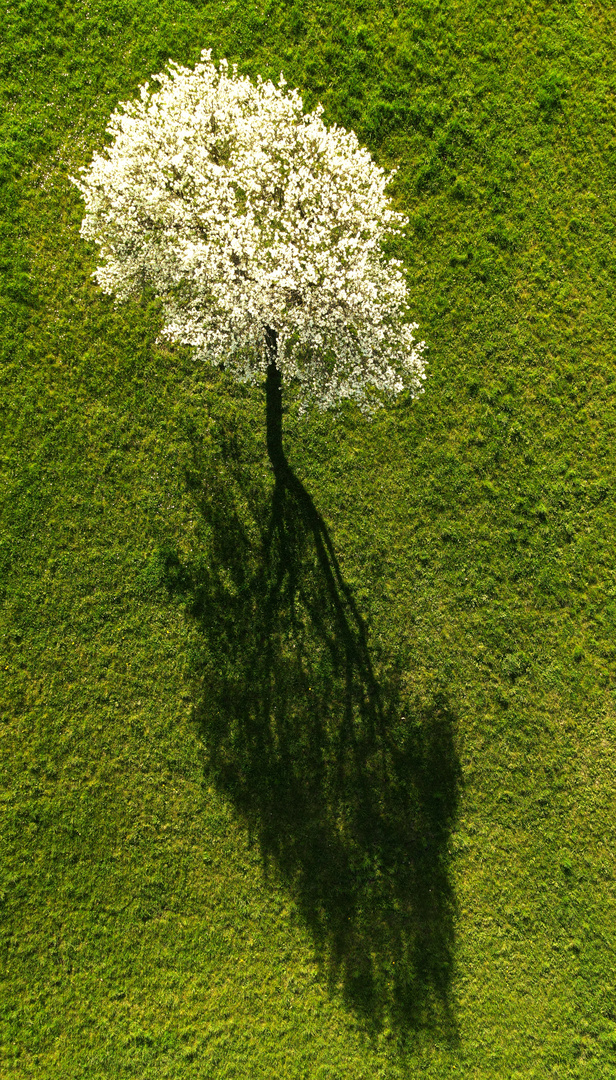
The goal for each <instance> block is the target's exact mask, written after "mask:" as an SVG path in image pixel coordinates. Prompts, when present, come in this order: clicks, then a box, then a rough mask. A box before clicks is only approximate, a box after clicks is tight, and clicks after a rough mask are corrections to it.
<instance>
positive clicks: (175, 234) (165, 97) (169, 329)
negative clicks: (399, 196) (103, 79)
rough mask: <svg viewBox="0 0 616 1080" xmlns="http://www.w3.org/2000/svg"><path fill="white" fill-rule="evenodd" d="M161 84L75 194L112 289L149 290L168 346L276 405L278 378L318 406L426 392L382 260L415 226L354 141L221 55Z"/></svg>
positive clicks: (418, 355) (395, 283)
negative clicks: (186, 348)
mask: <svg viewBox="0 0 616 1080" xmlns="http://www.w3.org/2000/svg"><path fill="white" fill-rule="evenodd" d="M155 78H156V83H157V84H158V88H157V89H154V90H151V89H150V87H149V84H147V83H146V84H145V85H144V86H143V87H142V88H141V96H140V99H138V100H136V101H132V102H126V103H124V104H122V105H120V106H119V107H118V109H116V111H115V112H114V113H113V114H112V116H111V120H110V124H109V127H108V133H109V135H110V136H111V144H110V145H109V146H108V147H107V148H106V149H105V151H104V152H103V153H101V154H95V155H94V158H93V160H92V162H91V164H90V165H89V167H87V168H85V169H82V170H81V176H80V177H79V178H78V179H73V182H74V183H75V184H76V185H77V187H78V188H79V190H80V191H81V193H82V195H83V197H84V200H85V204H86V216H85V218H84V220H83V223H82V226H81V233H82V236H84V237H85V238H86V239H88V240H93V241H95V243H96V244H98V246H99V248H100V254H101V257H102V264H101V265H100V266H99V267H98V269H97V270H96V272H95V275H94V276H95V278H96V279H97V281H98V283H99V284H100V286H101V288H102V289H103V290H104V291H105V292H106V293H109V294H112V295H114V296H115V297H117V299H118V300H127V299H129V298H131V297H136V296H138V295H139V294H140V293H141V292H142V290H143V288H144V286H149V287H151V288H152V289H153V290H154V292H155V293H156V294H157V295H158V296H159V297H160V299H161V301H162V308H163V313H164V329H163V334H164V335H166V337H167V338H169V339H171V340H173V341H176V342H180V343H182V344H186V345H190V346H192V347H193V349H194V354H195V357H196V358H200V359H203V360H208V361H210V362H214V363H217V364H222V365H223V366H224V367H225V368H227V369H228V370H229V371H230V372H231V373H232V374H233V376H235V377H236V378H237V379H239V380H243V381H247V382H259V381H261V380H262V379H263V378H264V376H265V377H266V385H267V387H268V394H269V395H270V396H271V394H272V393H273V392H274V391H275V390H277V389H279V388H280V385H281V380H283V379H284V380H285V381H286V380H294V381H296V382H297V383H299V384H300V387H301V390H302V399H303V402H304V404H306V405H307V404H309V403H310V402H313V403H316V404H317V405H318V406H320V407H322V408H327V407H330V406H332V405H335V404H336V403H337V402H339V401H340V400H342V399H345V398H347V399H351V400H352V401H355V402H356V403H357V404H358V405H359V406H360V407H362V408H364V409H365V408H371V407H372V406H373V404H375V403H378V401H379V399H380V398H382V397H383V396H390V397H392V396H395V395H396V394H398V393H399V392H400V391H401V390H402V389H403V388H408V389H410V391H411V393H413V394H415V393H417V392H419V391H420V389H421V385H422V381H423V378H424V364H423V361H422V345H421V344H418V343H417V342H416V341H415V338H414V332H415V330H416V324H414V323H412V322H410V321H409V318H408V314H407V288H406V284H405V280H404V277H403V274H402V271H401V264H400V262H399V261H398V260H395V259H389V260H388V259H387V258H386V257H385V255H384V252H383V246H382V241H383V239H384V238H386V237H387V236H391V235H392V234H395V233H396V232H399V231H400V229H401V227H402V226H403V225H404V223H405V218H404V217H403V216H402V215H401V214H398V213H396V212H395V211H394V210H393V209H392V208H391V204H390V200H389V198H388V196H387V195H386V192H385V189H386V186H387V183H388V182H389V179H390V177H388V176H387V175H386V174H385V172H384V170H383V169H381V168H378V167H377V165H376V164H375V163H374V162H373V161H372V159H371V157H370V154H369V152H368V151H367V150H365V149H363V148H362V147H361V146H360V145H359V143H358V140H357V137H356V136H355V134H353V133H352V132H347V131H345V130H343V129H342V128H339V127H336V126H334V127H332V128H327V127H326V126H325V124H324V123H323V121H322V119H321V115H322V112H323V109H322V107H321V106H319V107H318V108H317V109H315V110H314V111H313V112H311V113H304V111H303V107H302V100H301V97H300V96H299V94H298V92H297V91H296V90H291V91H289V90H288V89H286V84H285V81H284V79H283V77H282V76H281V78H280V82H279V83H278V85H277V86H274V85H273V84H272V83H271V82H264V81H263V80H262V79H260V78H258V79H257V81H256V83H254V82H252V81H251V80H250V79H249V78H246V77H242V76H240V75H239V74H238V72H237V68H236V66H233V68H231V69H230V68H229V65H228V64H227V62H226V61H225V60H222V61H221V62H220V64H219V66H218V67H217V66H216V65H215V64H214V62H213V61H212V59H211V52H210V51H209V50H208V51H206V52H204V53H203V54H202V57H201V63H199V64H197V66H196V67H195V69H194V70H191V69H188V68H184V67H180V66H178V65H176V64H172V63H170V64H169V67H168V70H167V72H165V73H163V74H160V75H157V76H156V77H155ZM369 388H373V389H374V390H375V391H377V394H376V395H374V394H372V393H371V392H370V390H369ZM378 392H380V394H379V393H378ZM268 412H269V410H268Z"/></svg>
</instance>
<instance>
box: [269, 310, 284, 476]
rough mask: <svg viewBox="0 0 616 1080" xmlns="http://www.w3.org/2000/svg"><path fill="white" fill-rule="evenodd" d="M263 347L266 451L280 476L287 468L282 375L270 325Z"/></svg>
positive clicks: (274, 338) (275, 336)
mask: <svg viewBox="0 0 616 1080" xmlns="http://www.w3.org/2000/svg"><path fill="white" fill-rule="evenodd" d="M265 347H266V350H267V355H268V360H269V363H268V366H267V376H266V380H265V415H266V421H267V453H268V456H269V459H270V461H271V463H272V468H273V470H274V475H275V476H276V477H278V478H280V477H281V474H282V473H284V472H285V471H286V468H287V461H286V458H285V456H284V450H283V448H282V375H281V373H280V371H279V370H278V368H277V366H276V357H277V355H278V334H277V333H276V331H275V330H272V328H271V327H270V326H266V328H265Z"/></svg>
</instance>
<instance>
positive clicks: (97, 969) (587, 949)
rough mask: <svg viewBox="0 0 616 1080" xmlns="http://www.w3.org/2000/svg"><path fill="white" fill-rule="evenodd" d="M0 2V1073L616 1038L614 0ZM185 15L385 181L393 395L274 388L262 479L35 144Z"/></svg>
mask: <svg viewBox="0 0 616 1080" xmlns="http://www.w3.org/2000/svg"><path fill="white" fill-rule="evenodd" d="M2 21H3V29H2V32H1V35H0V64H1V67H0V72H1V75H0V90H1V93H2V114H1V115H2V121H1V123H2V128H1V131H0V176H1V178H2V194H1V196H0V198H1V200H2V211H1V215H0V263H1V266H0V270H1V275H2V284H1V286H0V288H1V294H0V312H1V318H0V349H1V357H2V360H1V371H2V390H1V403H2V445H1V451H0V455H1V456H0V466H1V473H2V499H1V519H0V522H1V523H0V594H1V596H2V615H1V623H2V628H1V634H2V645H3V648H2V664H1V670H0V676H1V679H0V683H1V690H0V695H1V696H0V700H1V716H2V724H1V726H0V732H1V735H2V757H1V768H2V777H1V783H0V797H1V799H2V858H1V864H0V874H1V879H0V903H1V907H0V910H1V912H2V923H1V926H2V933H1V948H2V968H1V971H2V989H1V992H0V1008H1V1015H2V1022H1V1026H0V1032H1V1037H0V1038H1V1050H0V1063H1V1067H0V1072H1V1074H2V1075H3V1076H7V1077H11V1078H13V1077H14V1078H20V1080H21V1078H25V1077H36V1078H37V1080H38V1078H52V1077H53V1078H56V1077H57V1078H62V1080H66V1078H71V1080H72V1078H81V1077H93V1078H105V1077H118V1078H122V1080H124V1078H126V1077H132V1076H134V1077H137V1078H139V1080H146V1078H155V1077H156V1078H158V1077H161V1078H162V1077H173V1078H176V1077H177V1078H180V1080H184V1078H186V1080H189V1078H191V1077H216V1078H218V1077H220V1078H226V1077H229V1078H230V1077H238V1078H239V1077H242V1078H244V1077H246V1078H248V1077H250V1078H251V1080H252V1078H258V1077H264V1078H272V1077H284V1078H287V1077H288V1078H293V1080H295V1078H298V1080H299V1078H300V1077H301V1078H310V1080H317V1078H318V1080H325V1078H331V1080H337V1078H338V1077H344V1078H345V1080H346V1078H349V1080H352V1078H359V1077H364V1078H366V1080H368V1078H369V1080H373V1078H377V1077H382V1078H387V1080H393V1078H402V1077H404V1078H410V1077H415V1076H425V1077H427V1078H428V1077H429V1078H434V1080H448V1078H450V1077H461V1078H462V1077H463V1078H464V1080H471V1078H473V1080H501V1078H502V1080H512V1078H514V1077H517V1078H519V1080H530V1078H537V1080H540V1078H541V1080H542V1078H544V1077H551V1076H555V1077H558V1078H559V1080H561V1078H563V1080H564V1078H573V1077H575V1078H577V1077H583V1078H588V1080H591V1078H592V1080H595V1078H604V1077H605V1078H611V1077H613V1076H615V1075H616V973H615V962H614V946H615V932H614V927H615V926H616V905H615V903H614V899H615V885H614V881H615V856H614V849H615V844H616V827H615V825H616V815H615V811H616V805H615V803H616V800H615V796H614V789H615V780H616V764H615V761H616V759H615V755H614V751H615V749H616V714H615V709H614V674H615V671H616V665H615V661H616V643H615V637H614V629H615V628H614V623H615V615H616V578H615V569H614V568H615V565H616V541H615V530H614V505H615V499H614V466H615V458H616V452H615V445H616V441H615V433H616V407H615V388H616V333H615V326H614V293H615V289H616V253H615V250H614V233H615V227H616V204H615V196H614V189H615V183H616V108H615V87H616V58H615V53H614V48H613V43H614V40H615V39H616V15H615V12H614V8H613V6H612V5H610V4H601V3H599V2H589V3H586V4H582V3H581V2H578V0H571V2H568V3H567V2H565V0H563V2H560V3H557V2H554V3H549V2H547V0H543V2H541V3H537V2H533V0H524V2H522V0H517V2H513V0H504V2H500V3H496V2H488V0H478V2H476V3H474V4H472V3H470V2H463V0H459V2H456V0H441V2H438V0H424V2H416V3H414V2H410V0H408V2H406V3H401V4H395V3H393V2H391V0H389V2H388V3H386V4H385V5H383V6H379V5H377V4H375V3H373V0H366V2H365V3H364V2H361V0H360V2H356V3H354V4H351V3H347V2H346V0H337V2H336V3H331V2H324V3H321V4H319V5H316V4H309V3H307V2H304V3H302V2H296V3H292V2H289V3H282V2H281V0H276V2H272V3H270V4H269V5H268V4H265V3H264V4H262V5H259V4H256V5H255V4H253V3H251V2H250V0H231V2H229V3H222V2H221V0H212V2H211V3H209V4H207V5H206V4H204V3H202V2H198V0H195V2H189V0H175V2H174V0H159V2H157V3H156V4H152V3H150V4H145V3H143V0H108V2H104V0H86V2H84V3H61V2H54V0H28V2H24V3H22V4H18V5H13V6H10V7H8V8H6V9H4V11H3V16H2ZM206 47H212V48H213V49H214V51H215V54H216V55H217V56H227V57H228V58H229V60H230V61H231V60H233V61H238V62H239V64H240V67H241V69H242V70H243V71H246V72H247V73H250V74H252V75H256V74H257V73H261V74H263V75H264V76H269V77H277V75H278V73H279V72H280V70H281V69H282V70H283V71H284V74H285V76H286V78H287V80H288V82H289V83H290V84H291V85H292V86H293V85H297V86H299V87H300V88H301V90H302V91H303V92H304V94H305V100H306V104H307V105H313V104H314V103H316V101H318V100H321V101H322V102H323V103H324V105H325V107H326V119H327V121H328V122H334V121H335V122H337V123H340V124H343V125H345V126H348V127H351V126H352V127H354V128H355V130H356V131H357V132H358V134H359V136H360V138H361V139H362V141H363V142H365V144H366V145H367V146H369V147H370V149H371V151H372V152H373V153H374V155H375V156H376V158H377V160H378V161H379V162H380V163H381V164H383V165H385V166H387V167H393V166H397V167H398V170H399V171H398V174H397V176H396V179H395V182H394V188H393V190H394V192H395V198H396V202H397V204H398V205H399V207H400V208H402V209H404V210H405V212H406V213H407V214H408V215H409V217H410V225H409V228H408V231H407V235H406V237H405V238H404V240H403V241H402V242H401V243H400V249H401V253H402V257H403V259H404V261H405V265H406V266H407V268H408V276H409V285H410V289H411V294H412V296H413V303H414V308H415V310H416V317H417V321H418V322H419V324H420V331H421V336H422V337H423V338H424V339H425V340H426V342H427V344H428V349H429V353H428V356H429V380H428V382H427V385H426V391H425V394H424V395H423V396H422V398H421V399H420V400H419V401H418V402H416V403H414V404H412V405H411V404H409V403H408V402H405V401H401V402H400V403H399V404H397V405H396V406H395V407H393V408H389V409H387V410H383V411H382V412H381V413H380V414H379V415H378V416H377V418H376V419H375V420H373V421H369V420H366V419H365V418H363V417H361V416H359V415H357V414H356V413H354V412H352V411H346V412H343V414H342V415H340V416H338V417H333V416H330V415H325V416H323V415H313V416H310V417H309V418H307V419H298V418H297V415H296V409H295V406H294V403H293V400H292V396H290V397H289V401H288V410H287V413H286V417H285V425H286V426H285V442H286V448H287V453H288V456H289V460H290V463H291V465H292V468H293V470H294V473H295V476H296V477H297V480H298V481H299V484H298V487H297V490H296V491H295V494H293V493H290V492H287V494H286V495H285V496H284V497H283V496H281V493H280V492H279V491H277V490H276V489H275V487H274V483H273V477H272V475H271V471H270V467H269V464H268V461H267V455H266V449H265V413H264V395H263V393H262V392H261V391H258V390H250V391H248V390H246V389H244V388H242V387H237V386H234V385H231V384H229V383H228V382H227V381H226V380H225V379H224V377H222V376H220V375H219V374H218V373H217V372H214V371H211V370H209V369H207V368H206V367H204V366H201V365H197V364H195V363H193V362H192V361H191V358H190V355H188V354H187V353H186V352H185V351H182V350H169V349H167V348H160V347H158V346H157V345H156V340H157V336H158V332H159V328H160V316H159V311H158V308H157V306H156V304H155V303H153V302H149V301H144V303H143V304H142V305H133V306H131V307H129V308H125V309H122V310H114V308H113V305H112V304H111V302H110V301H109V300H108V299H106V298H104V297H103V296H102V295H101V294H100V292H99V291H98V290H97V288H96V287H95V286H94V284H93V283H92V281H91V277H90V275H91V273H92V270H93V269H94V266H95V265H96V261H95V260H96V253H95V251H94V250H93V249H92V248H89V247H88V246H86V245H85V244H84V243H83V242H82V240H81V239H80V237H79V224H80V221H81V217H82V215H83V207H82V204H81V201H80V198H79V195H78V193H77V191H76V190H75V188H74V187H73V186H72V185H71V184H70V182H69V180H68V176H69V175H71V174H73V173H74V172H75V170H76V169H78V168H79V166H80V165H82V164H84V163H86V162H87V161H89V159H90V157H91V155H92V153H93V151H94V150H95V149H97V148H100V146H101V144H102V142H103V138H104V136H103V132H104V128H105V122H106V118H107V116H108V115H109V113H110V111H111V110H112V108H113V107H114V106H115V105H116V103H117V102H118V100H124V99H126V98H127V97H130V96H132V95H133V94H134V93H135V92H136V90H137V87H138V85H139V84H140V83H141V82H143V81H144V80H145V79H146V78H148V76H149V75H151V74H152V73H155V72H156V71H158V70H160V68H161V66H162V65H163V64H164V63H165V61H166V60H167V59H168V58H169V57H171V58H173V59H175V60H177V61H179V62H183V63H187V64H192V63H194V62H195V61H196V59H197V58H198V56H199V53H200V51H201V49H203V48H206ZM268 536H269V538H270V540H269V543H268V542H267V537H268Z"/></svg>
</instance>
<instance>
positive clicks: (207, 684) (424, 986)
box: [176, 443, 460, 1041]
mask: <svg viewBox="0 0 616 1080" xmlns="http://www.w3.org/2000/svg"><path fill="white" fill-rule="evenodd" d="M279 445H280V448H281V443H280V444H279ZM270 458H271V459H272V464H273V465H274V474H275V484H274V488H273V492H272V491H271V488H270V489H269V491H268V492H264V490H263V488H261V489H259V488H258V487H254V488H253V489H252V490H249V488H248V486H247V481H246V470H245V466H242V464H241V463H240V462H239V461H234V454H233V452H229V449H228V448H227V451H226V452H223V454H222V455H220V456H219V460H218V463H217V464H212V460H211V458H210V459H209V461H208V462H205V461H203V460H202V461H200V462H198V463H197V468H196V469H195V470H194V472H193V473H192V476H191V478H189V483H190V486H191V488H192V492H193V497H194V498H195V501H196V503H197V505H198V507H199V511H200V515H201V521H202V523H203V525H204V526H205V532H206V534H207V536H208V543H207V545H206V546H207V555H205V556H204V557H203V559H202V561H201V562H200V563H199V564H195V565H194V566H193V567H192V568H191V570H190V571H189V573H188V574H187V575H186V577H185V579H184V586H183V588H184V590H186V591H187V592H188V593H189V594H190V595H189V597H188V599H189V610H190V613H191V616H192V619H193V620H194V623H195V628H196V631H197V632H196V634H195V641H196V645H195V650H194V655H193V661H194V663H193V668H194V673H195V675H196V678H197V685H198V687H199V690H198V693H197V704H196V709H195V715H196V719H197V722H198V725H199V728H200V732H201V735H202V737H203V740H204V743H205V747H206V753H207V760H208V768H209V769H210V770H211V773H212V775H213V777H214V779H215V782H216V784H217V786H218V787H219V789H220V790H222V791H223V792H224V793H225V795H226V796H227V797H229V798H230V799H231V800H232V802H233V803H234V804H235V806H236V808H237V810H238V811H239V813H240V814H241V816H242V817H243V819H244V820H245V821H246V823H247V825H248V827H249V830H250V832H251V834H252V835H253V837H255V838H257V839H258V843H259V845H260V848H261V852H262V856H263V859H264V863H265V866H266V868H267V867H270V866H271V865H272V864H273V865H275V867H276V868H277V870H278V872H279V874H281V875H282V878H283V879H284V880H285V881H286V883H287V884H288V887H289V888H290V890H291V892H292V894H293V896H294V898H295V901H296V904H297V907H298V909H299V912H300V913H301V917H302V918H303V920H304V921H305V924H306V925H307V926H308V928H309V930H310V933H311V935H312V938H313V941H314V944H315V951H316V954H317V957H318V960H319V964H320V967H321V970H322V972H323V973H324V974H325V975H326V977H327V980H328V982H329V984H330V986H331V987H332V989H333V988H334V987H339V988H340V989H341V990H342V993H343V995H344V998H345V1000H346V1002H347V1004H348V1005H349V1006H350V1007H351V1008H352V1009H353V1010H354V1011H355V1013H356V1014H358V1015H359V1016H360V1017H361V1018H362V1021H363V1023H364V1024H365V1025H366V1026H367V1027H368V1028H370V1029H372V1030H374V1031H378V1030H379V1029H381V1028H382V1027H383V1026H387V1027H388V1028H389V1029H390V1030H392V1032H395V1033H397V1035H398V1036H401V1037H403V1038H405V1037H406V1036H407V1035H409V1034H410V1033H411V1031H413V1030H415V1031H417V1030H418V1029H420V1028H421V1029H431V1030H433V1031H434V1032H435V1033H436V1032H437V1031H438V1032H439V1033H440V1036H441V1037H443V1038H446V1039H447V1040H454V1041H455V1038H456V1035H455V1021H454V1017H453V1011H452V1007H451V1002H450V985H451V978H452V971H453V945H454V931H453V920H454V907H455V905H454V894H453V889H452V884H451V880H450V874H449V865H448V840H449V835H450V832H451V829H452V826H453V824H454V821H455V817H456V808H457V801H458V789H459V778H460V770H459V764H458V759H457V756H456V749H455V744H454V727H455V723H454V716H453V715H452V712H451V710H450V708H449V706H448V702H447V699H446V697H445V696H444V695H441V696H438V697H436V698H435V699H434V700H433V701H432V702H431V704H430V705H429V706H424V707H423V708H422V709H415V710H414V711H412V710H410V709H409V708H408V707H405V705H404V702H403V701H402V697H401V692H400V679H399V678H397V677H396V676H395V675H392V676H390V677H389V678H388V679H387V680H386V681H385V680H384V679H377V676H376V674H375V671H374V668H373V663H372V660H371V656H370V651H369V648H368V644H367V640H366V631H365V628H364V624H363V622H362V619H361V617H360V614H359V612H358V610H357V607H356V604H355V602H354V599H353V596H352V594H351V592H350V590H349V588H348V587H347V585H346V584H345V582H344V579H343V576H342V573H341V570H340V567H339V565H338V560H337V558H336V554H335V551H334V548H333V545H332V542H331V539H330V536H329V533H328V530H327V528H326V526H325V523H324V521H323V519H322V517H321V516H320V514H319V513H318V511H317V510H316V508H315V506H314V503H313V501H312V499H311V498H310V496H309V494H308V492H307V491H306V490H305V488H304V487H303V485H302V484H301V482H300V481H299V480H298V479H297V477H296V476H295V475H294V473H293V472H292V470H291V468H290V467H289V465H288V463H287V462H286V459H285V458H284V455H283V454H282V451H281V449H280V453H279V454H276V453H272V452H271V447H270ZM176 576H177V575H176Z"/></svg>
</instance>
